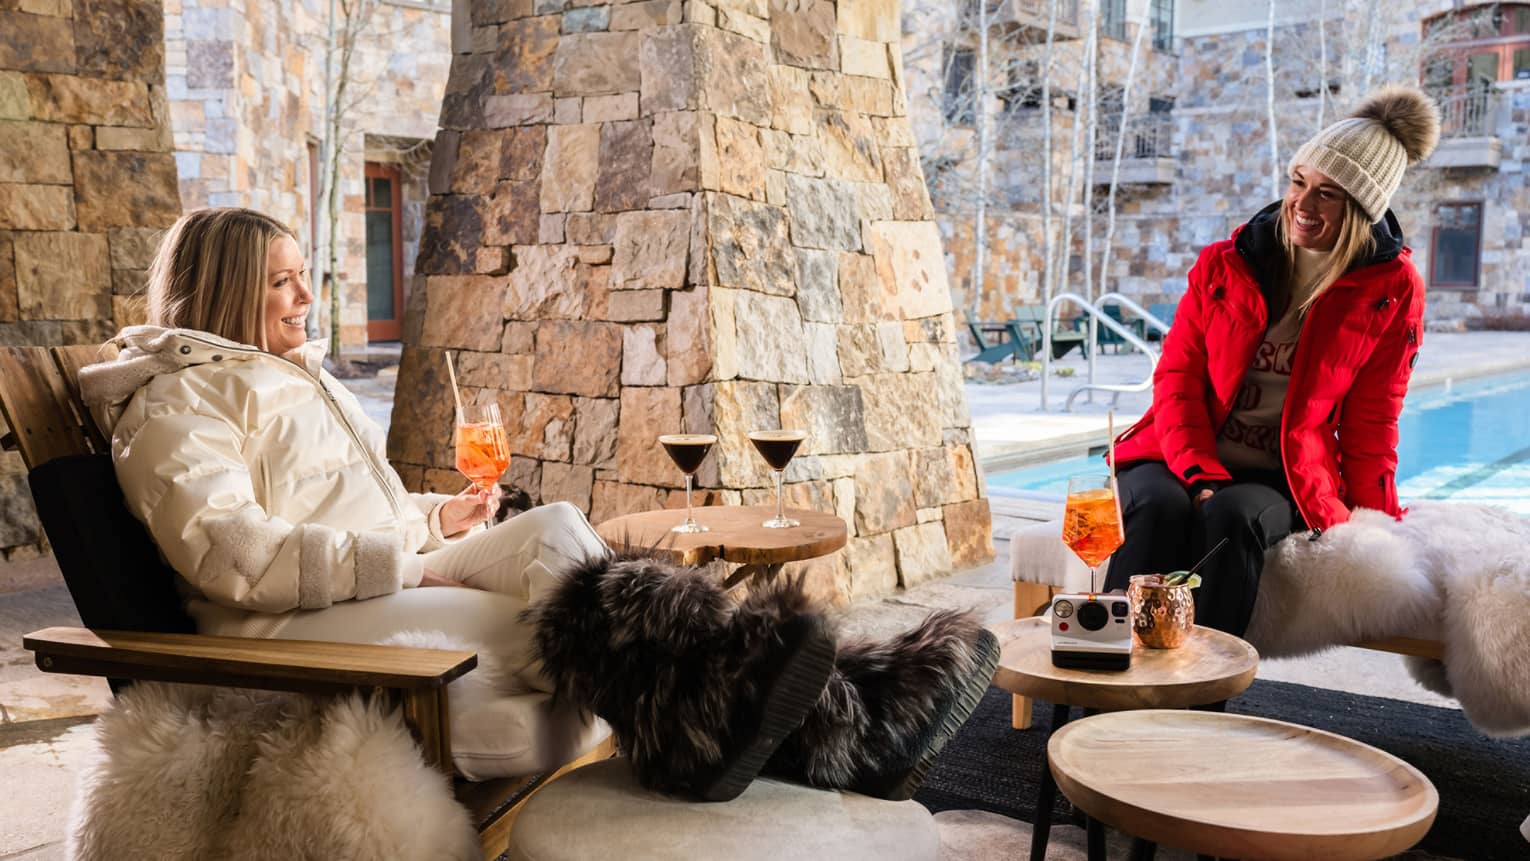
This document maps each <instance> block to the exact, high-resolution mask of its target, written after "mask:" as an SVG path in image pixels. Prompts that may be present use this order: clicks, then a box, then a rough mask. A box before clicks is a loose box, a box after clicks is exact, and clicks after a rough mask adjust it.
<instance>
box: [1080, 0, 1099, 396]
mask: <svg viewBox="0 0 1530 861" xmlns="http://www.w3.org/2000/svg"><path fill="white" fill-rule="evenodd" d="M1099 33H1100V15H1099V4H1095V6H1094V11H1093V12H1092V13H1091V14H1090V16H1089V39H1088V41H1087V42H1086V43H1085V46H1084V53H1085V54H1087V55H1088V57H1087V66H1088V69H1089V107H1088V109H1087V113H1086V117H1085V123H1086V125H1085V129H1084V211H1083V218H1084V225H1083V233H1084V260H1083V263H1084V298H1085V299H1086V300H1088V301H1090V302H1093V301H1094V292H1093V289H1094V284H1093V281H1094V268H1093V266H1094V146H1095V138H1096V136H1097V135H1098V133H1099V121H1100V116H1099V105H1098V100H1097V99H1096V96H1097V95H1098V91H1099V80H1098V78H1099V53H1100V40H1099ZM1084 321H1085V322H1086V323H1087V324H1088V326H1089V373H1088V381H1089V383H1090V385H1093V384H1094V359H1095V354H1096V353H1097V352H1099V351H1098V350H1097V349H1096V347H1097V341H1098V337H1097V333H1098V331H1099V328H1098V327H1097V326H1096V325H1095V320H1094V315H1093V314H1090V313H1085V315H1084ZM1087 397H1088V400H1089V403H1094V391H1093V390H1090V391H1089V393H1088V395H1087Z"/></svg>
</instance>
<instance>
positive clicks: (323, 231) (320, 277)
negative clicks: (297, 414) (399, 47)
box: [305, 0, 337, 339]
mask: <svg viewBox="0 0 1530 861" xmlns="http://www.w3.org/2000/svg"><path fill="white" fill-rule="evenodd" d="M334 80H335V0H329V16H328V18H327V19H326V23H325V28H324V116H323V119H322V120H321V128H322V129H323V131H324V133H323V135H322V136H321V137H320V138H319V163H318V165H317V168H318V171H319V175H318V176H317V177H314V179H315V180H316V181H317V183H318V193H317V195H316V197H315V199H314V202H315V208H314V211H313V212H310V213H309V214H308V217H309V218H311V219H313V221H314V245H315V246H316V247H315V248H314V249H313V252H312V254H311V255H310V257H309V270H310V271H309V278H310V281H309V285H310V288H311V287H312V286H313V285H317V286H318V288H319V294H320V296H323V295H324V291H325V290H326V289H328V283H329V277H330V269H329V243H330V242H331V236H330V221H329V218H328V217H326V216H324V215H321V214H320V209H319V206H318V202H319V201H328V200H329V187H330V185H331V184H333V179H332V175H331V173H330V170H329V150H330V146H331V140H332V139H331V137H330V134H329V127H330V114H331V112H333V111H334V110H336V108H337V105H336V102H335V98H334ZM324 211H325V212H327V211H328V207H327V206H326V207H325V208H324ZM305 329H306V330H307V334H308V337H310V338H314V339H317V338H318V337H319V315H318V314H316V313H313V312H312V311H310V312H309V314H308V323H307V325H306V326H305Z"/></svg>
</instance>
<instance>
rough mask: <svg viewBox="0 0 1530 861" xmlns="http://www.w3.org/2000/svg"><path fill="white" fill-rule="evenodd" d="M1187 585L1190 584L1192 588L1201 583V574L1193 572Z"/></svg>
mask: <svg viewBox="0 0 1530 861" xmlns="http://www.w3.org/2000/svg"><path fill="white" fill-rule="evenodd" d="M1185 585H1186V586H1189V587H1190V588H1191V589H1194V588H1195V587H1197V586H1199V585H1201V575H1199V574H1191V575H1190V579H1189V580H1186V581H1185Z"/></svg>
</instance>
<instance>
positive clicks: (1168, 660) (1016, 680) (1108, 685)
mask: <svg viewBox="0 0 1530 861" xmlns="http://www.w3.org/2000/svg"><path fill="white" fill-rule="evenodd" d="M990 630H992V631H993V633H994V636H996V637H998V638H999V645H1000V647H1001V648H1002V651H1001V652H1000V654H999V669H998V671H997V672H995V673H994V678H993V683H994V685H996V686H997V687H1000V688H1003V689H1004V690H1006V691H1009V692H1010V693H1012V694H1020V695H1021V696H1028V697H1035V698H1036V699H1038V700H1045V701H1047V702H1049V703H1054V704H1056V705H1063V706H1078V707H1081V708H1086V709H1098V710H1100V711H1119V710H1121V709H1177V708H1186V707H1188V706H1198V705H1205V704H1207V703H1215V702H1220V701H1222V700H1225V699H1229V698H1231V697H1235V696H1237V695H1238V694H1241V693H1243V692H1244V691H1245V690H1247V689H1248V686H1249V685H1250V684H1252V683H1253V681H1254V671H1255V670H1256V669H1258V667H1259V653H1258V652H1257V651H1255V650H1254V647H1253V646H1251V645H1249V644H1248V643H1246V642H1244V641H1243V640H1241V639H1239V638H1237V637H1234V636H1233V635H1231V634H1224V633H1222V632H1221V631H1217V630H1213V629H1211V628H1203V627H1201V626H1199V625H1197V626H1196V627H1195V630H1194V631H1192V632H1191V633H1190V637H1189V639H1187V640H1186V641H1185V644H1184V645H1183V646H1181V647H1179V648H1178V649H1145V648H1143V647H1141V646H1137V647H1136V648H1134V649H1133V650H1132V666H1131V669H1128V670H1068V669H1063V668H1062V667H1054V666H1052V622H1051V620H1050V619H1047V618H1043V617H1041V616H1032V617H1030V618H1026V619H1014V620H1011V621H1008V622H1002V623H1000V624H998V625H995V626H993V627H992V628H991V629H990Z"/></svg>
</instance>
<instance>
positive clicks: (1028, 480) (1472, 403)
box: [987, 372, 1530, 515]
mask: <svg viewBox="0 0 1530 861" xmlns="http://www.w3.org/2000/svg"><path fill="white" fill-rule="evenodd" d="M1398 434H1399V436H1400V438H1401V440H1400V442H1399V444H1398V449H1397V458H1398V464H1397V492H1398V496H1399V497H1401V498H1402V500H1403V502H1404V504H1406V503H1407V501H1408V500H1410V499H1444V500H1451V501H1454V502H1475V503H1483V504H1488V505H1499V506H1503V507H1505V508H1508V509H1510V510H1513V511H1515V512H1518V513H1520V514H1526V515H1530V372H1520V373H1514V374H1509V375H1501V376H1494V377H1482V378H1479V379H1475V380H1468V381H1465V382H1460V383H1455V384H1454V385H1445V386H1436V387H1432V388H1428V389H1420V390H1418V391H1415V392H1410V393H1409V395H1408V398H1407V400H1406V401H1405V402H1404V404H1403V413H1402V417H1401V419H1400V420H1399V427H1398ZM1103 466H1104V461H1103V459H1101V458H1100V457H1099V456H1098V455H1096V456H1092V457H1084V456H1079V457H1073V458H1068V459H1066V460H1060V461H1053V462H1051V463H1047V464H1041V465H1038V466H1032V467H1026V468H1023V469H1016V470H1007V471H1005V472H997V473H993V474H991V475H989V476H988V477H987V480H988V492H989V493H990V494H991V495H993V496H1018V497H1028V498H1032V499H1056V500H1058V501H1061V500H1062V498H1063V496H1064V495H1065V494H1066V493H1067V489H1068V476H1069V475H1072V474H1074V473H1077V472H1090V471H1094V470H1099V469H1101V468H1103Z"/></svg>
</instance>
